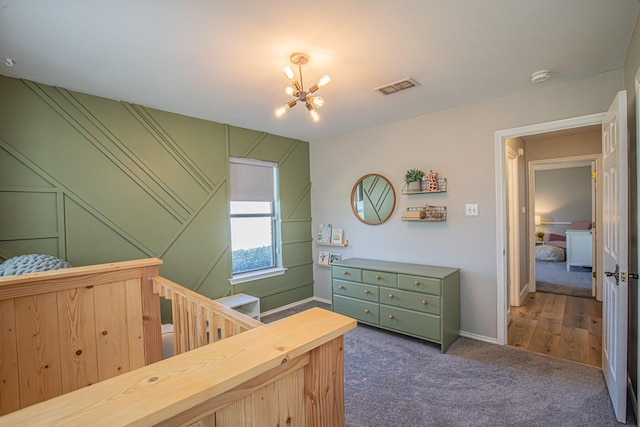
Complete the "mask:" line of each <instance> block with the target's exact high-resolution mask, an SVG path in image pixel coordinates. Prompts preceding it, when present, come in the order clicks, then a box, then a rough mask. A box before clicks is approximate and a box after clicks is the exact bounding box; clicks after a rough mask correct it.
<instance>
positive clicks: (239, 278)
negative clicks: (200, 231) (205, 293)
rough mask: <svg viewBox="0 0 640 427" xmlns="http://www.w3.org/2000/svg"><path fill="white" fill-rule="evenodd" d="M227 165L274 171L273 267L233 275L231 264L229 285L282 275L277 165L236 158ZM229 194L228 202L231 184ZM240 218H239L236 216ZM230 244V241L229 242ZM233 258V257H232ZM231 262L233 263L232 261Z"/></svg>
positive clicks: (232, 158) (231, 158) (230, 159)
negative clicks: (264, 167)
mask: <svg viewBox="0 0 640 427" xmlns="http://www.w3.org/2000/svg"><path fill="white" fill-rule="evenodd" d="M229 163H230V164H231V163H237V164H244V165H255V166H266V167H271V168H273V169H274V176H275V178H274V183H273V200H272V203H273V223H272V236H273V241H272V245H273V250H274V264H275V266H274V267H271V268H263V269H259V270H252V271H247V272H242V273H237V274H234V273H233V264H232V277H231V278H230V279H229V283H230V284H232V285H236V284H239V283H245V282H250V281H253V280H259V279H265V278H268V277H274V276H279V275H283V274H284V273H285V271H286V270H287V269H286V268H283V267H282V257H281V251H280V247H281V234H280V227H279V218H280V206H279V192H278V164H277V163H273V162H267V161H263V160H256V159H248V158H238V157H230V158H229ZM229 188H230V192H229V202H231V199H232V197H233V196H232V195H231V194H232V190H231V183H230V184H229ZM238 217H241V216H238ZM231 218H232V215H231V214H230V215H229V237H231ZM229 242H231V240H229ZM230 246H231V245H230ZM232 257H233V255H232ZM232 262H233V261H232Z"/></svg>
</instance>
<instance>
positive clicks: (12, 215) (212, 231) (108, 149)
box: [0, 76, 313, 311]
mask: <svg viewBox="0 0 640 427" xmlns="http://www.w3.org/2000/svg"><path fill="white" fill-rule="evenodd" d="M0 94H1V96H0V261H2V260H4V259H8V258H10V257H12V256H16V255H22V254H27V253H44V254H50V255H55V256H58V257H60V258H63V259H66V260H67V261H68V262H69V263H71V264H72V265H74V266H82V265H89V264H98V263H105V262H112V261H123V260H129V259H137V258H145V257H158V258H161V259H162V260H163V261H164V264H163V265H162V267H161V270H160V271H161V274H162V275H163V276H164V277H167V278H168V279H170V280H173V281H174V282H176V283H179V284H181V285H183V286H185V287H188V288H190V289H193V290H195V291H197V292H199V293H200V294H202V295H205V296H207V297H209V298H219V297H222V296H226V295H230V294H233V293H238V292H245V293H249V294H252V295H255V296H258V297H260V298H261V300H262V310H263V311H266V310H270V309H273V308H277V307H279V306H281V305H285V304H290V303H292V302H295V301H298V300H300V299H304V298H309V297H311V296H313V256H312V248H311V242H312V233H311V196H310V189H311V183H310V172H309V144H308V143H307V142H304V141H298V140H293V139H290V138H284V137H281V136H276V135H270V134H267V133H264V132H259V131H254V130H248V129H242V128H238V127H234V126H229V125H226V124H221V123H215V122H211V121H207V120H201V119H196V118H192V117H187V116H182V115H179V114H174V113H168V112H165V111H159V110H155V109H152V108H148V107H144V106H141V105H136V104H130V103H126V102H118V101H114V100H111V99H106V98H100V97H96V96H92V95H86V94H82V93H78V92H72V91H69V90H66V89H61V88H57V87H52V86H47V85H43V84H38V83H34V82H31V81H26V80H18V79H13V78H9V77H4V76H0ZM229 156H233V157H246V158H252V159H259V160H267V161H272V162H277V163H278V166H279V172H280V207H281V223H280V224H279V227H280V229H281V232H282V247H281V248H280V249H281V259H282V263H283V266H284V267H286V268H287V269H288V270H287V272H286V273H285V274H284V275H283V276H278V277H273V278H268V279H263V280H257V281H253V282H249V283H243V284H240V285H235V286H231V285H230V284H229V281H228V279H229V278H230V276H231V248H230V240H229V208H228V206H229V196H228V194H229V191H228V179H227V178H228V171H229V168H228V158H229Z"/></svg>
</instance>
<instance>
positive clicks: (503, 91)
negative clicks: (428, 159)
mask: <svg viewBox="0 0 640 427" xmlns="http://www.w3.org/2000/svg"><path fill="white" fill-rule="evenodd" d="M639 13H640V4H639V2H638V1H637V0H616V1H604V0H562V1H558V0H393V1H391V0H343V1H328V0H315V1H312V2H305V1H289V0H270V1H267V0H254V1H250V0H234V1H215V0H108V1H105V0H57V1H42V0H0V58H2V63H0V74H4V75H7V76H12V77H20V78H25V79H28V80H33V81H36V82H41V83H46V84H50V85H55V86H61V87H64V88H67V89H72V90H77V91H80V92H84V93H89V94H94V95H99V96H104V97H108V98H112V99H118V100H123V101H128V102H134V103H138V104H142V105H146V106H150V107H155V108H159V109H163V110H167V111H173V112H177V113H181V114H185V115H189V116H194V117H200V118H204V119H209V120H213V121H216V122H221V123H228V124H231V125H235V126H240V127H245V128H249V129H256V130H261V131H266V132H270V133H273V134H276V135H284V136H288V137H292V138H298V139H302V140H305V141H310V142H312V141H318V140H322V139H325V138H329V137H332V136H335V135H339V134H343V133H347V132H352V131H356V130H359V129H364V128H369V127H372V126H376V125H379V124H383V123H389V122H394V121H397V120H403V119H407V118H410V117H415V116H419V115H422V114H427V113H431V112H435V111H440V110H444V109H448V108H452V107H456V106H460V105H465V104H470V103H474V102H478V101H482V100H486V99H491V98H496V97H500V96H504V95H508V94H512V93H516V92H523V91H528V90H532V89H534V88H535V87H537V86H536V85H535V84H533V83H531V81H530V75H531V73H532V72H534V71H538V70H540V69H550V70H552V78H551V79H550V80H549V81H547V82H544V83H539V84H538V85H553V84H557V83H559V82H564V81H568V80H574V79H580V78H584V77H586V76H591V75H594V74H598V73H602V72H606V71H610V70H615V69H620V68H622V67H623V66H624V60H625V57H626V53H627V49H628V47H629V42H630V40H631V37H632V34H633V30H634V28H635V24H636V20H637V19H638V15H639ZM293 52H305V53H307V54H308V55H309V56H310V58H311V59H310V62H309V64H307V65H306V66H304V67H303V76H304V82H305V86H306V87H308V86H309V85H310V84H311V83H314V82H315V81H316V80H317V79H318V78H320V76H322V75H323V74H327V73H328V74H330V75H331V77H332V81H331V83H330V84H329V85H328V86H326V87H324V88H321V89H320V90H319V91H318V92H317V93H316V94H317V95H322V96H324V97H325V99H326V105H325V106H324V107H323V108H322V109H321V110H320V111H319V112H320V114H321V117H322V119H321V121H320V122H319V123H312V122H311V121H310V120H309V118H308V114H307V112H306V110H305V108H304V106H302V105H300V104H299V105H297V106H295V107H294V108H293V109H292V110H291V111H290V112H289V114H287V115H286V116H285V117H284V118H283V119H280V120H276V119H275V118H274V116H273V109H274V107H276V106H278V105H281V104H284V103H285V102H287V101H288V100H289V99H291V98H290V97H288V96H287V95H285V93H284V87H285V86H286V85H287V83H288V81H287V79H286V78H285V77H284V74H283V73H282V69H283V68H284V66H286V65H290V63H289V56H290V54H291V53H293ZM5 58H12V59H13V60H15V61H16V65H14V66H13V67H7V66H6V65H5V64H4V62H5V61H4V59H5ZM407 77H412V78H414V79H416V80H417V81H418V82H419V83H420V84H421V85H420V86H419V87H417V88H413V89H409V90H406V91H403V92H399V93H396V94H394V95H390V96H383V95H380V94H379V93H377V92H374V91H373V89H374V88H377V87H379V86H382V85H385V84H388V83H392V82H395V81H397V80H401V79H404V78H407ZM0 96H2V94H0Z"/></svg>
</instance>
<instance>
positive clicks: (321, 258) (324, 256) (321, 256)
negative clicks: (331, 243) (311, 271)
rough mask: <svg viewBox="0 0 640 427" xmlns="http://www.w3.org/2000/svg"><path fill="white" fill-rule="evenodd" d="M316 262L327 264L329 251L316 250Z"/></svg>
mask: <svg viewBox="0 0 640 427" xmlns="http://www.w3.org/2000/svg"><path fill="white" fill-rule="evenodd" d="M318 264H319V265H329V252H325V251H320V252H318Z"/></svg>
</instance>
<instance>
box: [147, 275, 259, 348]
mask: <svg viewBox="0 0 640 427" xmlns="http://www.w3.org/2000/svg"><path fill="white" fill-rule="evenodd" d="M150 279H151V280H152V282H153V291H154V292H155V293H157V294H158V295H160V296H161V297H164V298H166V299H167V300H171V313H172V317H173V320H172V322H173V334H174V354H181V353H184V352H187V351H190V350H194V349H196V348H199V347H202V346H203V345H207V344H209V343H212V342H215V341H220V340H222V339H225V338H228V337H231V336H234V335H238V334H240V333H242V332H244V331H248V330H249V329H252V328H255V327H257V326H261V325H262V323H261V322H259V321H257V320H255V319H253V318H251V317H249V316H246V315H244V314H242V313H239V312H238V311H236V310H233V309H231V308H229V307H226V306H224V305H222V304H219V303H217V302H215V301H212V300H210V299H209V298H206V297H203V296H202V295H200V294H198V293H196V292H193V291H191V290H189V289H187V288H184V287H182V286H180V285H178V284H177V283H174V282H172V281H170V280H167V279H165V278H163V277H159V276H155V277H151V278H150Z"/></svg>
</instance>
